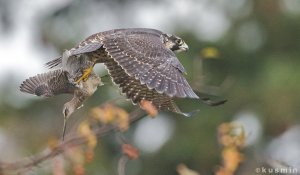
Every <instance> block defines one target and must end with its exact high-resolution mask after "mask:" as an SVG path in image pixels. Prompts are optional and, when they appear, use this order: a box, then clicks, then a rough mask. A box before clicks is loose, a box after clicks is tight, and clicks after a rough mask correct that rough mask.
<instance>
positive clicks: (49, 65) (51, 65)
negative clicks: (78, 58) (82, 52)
mask: <svg viewBox="0 0 300 175" xmlns="http://www.w3.org/2000/svg"><path fill="white" fill-rule="evenodd" d="M61 62H62V58H61V57H58V58H56V59H54V60H51V61H49V62H47V63H46V64H45V66H46V67H47V68H49V69H52V68H54V67H56V66H58V65H59V64H61Z"/></svg>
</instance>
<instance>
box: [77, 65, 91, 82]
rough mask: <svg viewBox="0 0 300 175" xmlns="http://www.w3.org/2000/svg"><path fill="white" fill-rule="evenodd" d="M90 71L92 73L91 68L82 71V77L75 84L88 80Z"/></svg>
mask: <svg viewBox="0 0 300 175" xmlns="http://www.w3.org/2000/svg"><path fill="white" fill-rule="evenodd" d="M92 71H93V67H89V68H87V69H84V70H83V75H82V76H81V77H80V78H79V79H78V80H77V81H76V83H77V84H78V83H79V82H80V81H81V80H83V81H86V80H87V79H88V78H89V76H90V74H91V73H92Z"/></svg>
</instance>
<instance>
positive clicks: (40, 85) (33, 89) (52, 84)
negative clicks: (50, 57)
mask: <svg viewBox="0 0 300 175" xmlns="http://www.w3.org/2000/svg"><path fill="white" fill-rule="evenodd" d="M20 91H22V92H26V93H29V94H34V95H37V96H44V97H51V96H54V95H57V94H61V93H70V92H72V91H73V89H72V86H70V84H69V81H68V77H67V75H66V72H64V71H63V70H61V69H58V70H55V71H50V72H47V73H43V74H38V75H36V76H34V77H30V78H28V79H26V80H25V81H23V83H22V84H21V86H20Z"/></svg>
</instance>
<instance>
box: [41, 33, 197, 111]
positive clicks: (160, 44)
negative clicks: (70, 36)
mask: <svg viewBox="0 0 300 175" xmlns="http://www.w3.org/2000/svg"><path fill="white" fill-rule="evenodd" d="M186 50H188V46H187V44H186V43H185V42H184V41H183V40H182V39H181V38H179V37H178V36H175V35H172V34H167V33H163V32H161V31H159V30H155V29H147V28H129V29H114V30H109V31H104V32H100V33H96V34H93V35H91V36H89V37H88V38H86V39H85V40H84V41H82V42H80V43H79V44H78V45H77V46H76V47H74V48H71V49H70V50H67V51H65V53H64V56H62V57H59V58H57V59H55V60H52V61H50V62H48V63H46V65H47V66H48V67H49V68H53V67H56V66H58V65H61V67H62V68H63V67H64V64H63V62H64V60H68V58H69V57H78V56H80V55H85V56H86V57H87V58H88V59H89V60H90V61H91V62H92V64H91V66H90V67H88V68H86V69H83V71H82V72H81V73H82V76H81V77H79V78H78V79H77V80H76V81H75V82H76V83H79V82H80V81H82V80H83V81H85V80H86V79H87V77H89V74H90V72H92V70H93V66H94V65H95V64H96V63H104V64H105V66H106V68H107V69H108V72H109V74H110V76H111V78H112V80H113V82H114V83H115V84H116V85H117V86H118V87H119V88H120V89H121V92H122V93H124V94H125V95H126V97H127V98H128V99H130V100H131V101H132V102H133V103H134V104H136V103H140V102H141V101H142V100H147V101H150V102H152V104H153V105H154V106H155V107H156V108H158V109H159V110H167V111H172V112H175V113H179V114H183V115H189V114H185V113H182V112H181V110H180V109H179V108H178V107H177V105H176V104H175V102H174V100H173V98H174V97H178V98H195V99H198V98H199V97H198V96H197V95H196V94H195V93H194V91H193V90H192V88H191V87H190V85H189V84H188V82H187V81H186V79H185V78H184V75H183V74H184V73H186V72H185V69H184V67H183V66H182V64H181V63H180V62H179V60H178V59H177V57H176V55H175V53H174V52H180V51H186Z"/></svg>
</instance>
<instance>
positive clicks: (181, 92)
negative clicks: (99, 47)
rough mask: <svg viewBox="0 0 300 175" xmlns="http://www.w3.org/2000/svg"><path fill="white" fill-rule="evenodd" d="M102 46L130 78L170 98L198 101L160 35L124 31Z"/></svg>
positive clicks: (151, 32) (181, 68)
mask: <svg viewBox="0 0 300 175" xmlns="http://www.w3.org/2000/svg"><path fill="white" fill-rule="evenodd" d="M103 47H104V48H105V49H106V51H107V52H108V54H109V55H110V56H111V57H112V58H113V59H114V60H115V61H116V62H117V63H118V64H119V65H120V66H121V67H122V68H123V69H124V70H125V71H126V73H127V74H128V75H130V76H131V77H135V78H136V79H138V80H140V82H141V83H142V84H146V85H147V87H148V88H149V89H155V90H156V91H157V92H159V93H164V94H167V95H168V96H170V97H173V96H176V97H190V98H198V96H197V95H196V94H195V93H194V92H193V90H192V88H191V87H190V85H189V84H188V82H187V81H186V79H185V78H184V77H183V73H184V72H185V70H184V68H183V66H182V64H181V63H180V62H179V60H178V59H177V58H176V56H175V54H174V53H173V52H172V51H171V50H169V49H167V48H166V47H165V46H164V44H163V42H162V38H161V33H160V32H158V31H155V30H153V31H148V30H145V31H143V30H136V31H135V30H122V31H119V32H116V33H115V34H114V35H111V36H110V37H109V38H106V39H105V40H103Z"/></svg>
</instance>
